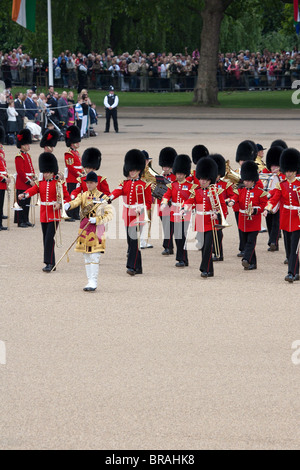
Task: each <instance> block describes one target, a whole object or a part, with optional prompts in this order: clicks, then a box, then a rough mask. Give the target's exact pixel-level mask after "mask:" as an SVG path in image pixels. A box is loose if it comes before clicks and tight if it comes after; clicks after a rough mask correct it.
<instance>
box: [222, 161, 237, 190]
mask: <svg viewBox="0 0 300 470" xmlns="http://www.w3.org/2000/svg"><path fill="white" fill-rule="evenodd" d="M221 180H222V181H225V182H226V183H233V184H234V185H235V186H237V185H238V184H240V183H241V177H240V175H239V174H238V173H237V172H236V171H234V170H233V169H232V168H231V166H230V162H229V160H226V169H225V176H223V178H221Z"/></svg>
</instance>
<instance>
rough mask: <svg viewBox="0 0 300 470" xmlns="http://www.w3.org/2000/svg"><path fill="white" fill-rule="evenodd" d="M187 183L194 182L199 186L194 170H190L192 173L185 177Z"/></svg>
mask: <svg viewBox="0 0 300 470" xmlns="http://www.w3.org/2000/svg"><path fill="white" fill-rule="evenodd" d="M186 180H187V181H188V182H189V183H193V184H196V185H197V186H200V181H199V180H198V178H197V177H196V170H192V173H191V174H190V176H188V177H187V179H186Z"/></svg>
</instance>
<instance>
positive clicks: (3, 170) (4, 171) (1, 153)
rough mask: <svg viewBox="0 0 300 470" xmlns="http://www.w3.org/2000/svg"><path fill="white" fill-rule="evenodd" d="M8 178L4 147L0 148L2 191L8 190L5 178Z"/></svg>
mask: <svg viewBox="0 0 300 470" xmlns="http://www.w3.org/2000/svg"><path fill="white" fill-rule="evenodd" d="M3 177H5V178H7V177H8V173H7V168H6V161H5V153H4V150H3V148H2V147H0V189H7V184H6V180H4V178H3Z"/></svg>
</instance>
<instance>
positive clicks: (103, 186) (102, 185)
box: [71, 176, 110, 199]
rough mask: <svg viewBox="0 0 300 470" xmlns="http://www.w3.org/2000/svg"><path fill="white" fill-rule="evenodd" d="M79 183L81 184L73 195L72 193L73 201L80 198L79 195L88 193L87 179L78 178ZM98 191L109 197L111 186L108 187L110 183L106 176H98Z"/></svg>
mask: <svg viewBox="0 0 300 470" xmlns="http://www.w3.org/2000/svg"><path fill="white" fill-rule="evenodd" d="M78 181H79V183H78V185H77V188H76V189H74V191H72V193H71V197H72V199H73V198H74V199H75V198H76V197H77V196H78V194H80V193H85V192H86V191H88V187H87V185H86V179H85V178H78ZM97 189H98V191H100V192H101V193H104V194H106V196H109V194H110V190H109V186H108V183H107V181H106V177H105V176H98V185H97Z"/></svg>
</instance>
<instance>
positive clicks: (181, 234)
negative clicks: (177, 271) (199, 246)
mask: <svg viewBox="0 0 300 470" xmlns="http://www.w3.org/2000/svg"><path fill="white" fill-rule="evenodd" d="M188 228H189V222H185V221H184V220H183V221H182V222H174V237H175V243H176V248H177V250H176V260H177V261H184V262H185V263H186V264H187V263H188V261H189V260H188V253H187V250H185V249H184V245H185V241H186V234H187V231H188Z"/></svg>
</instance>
